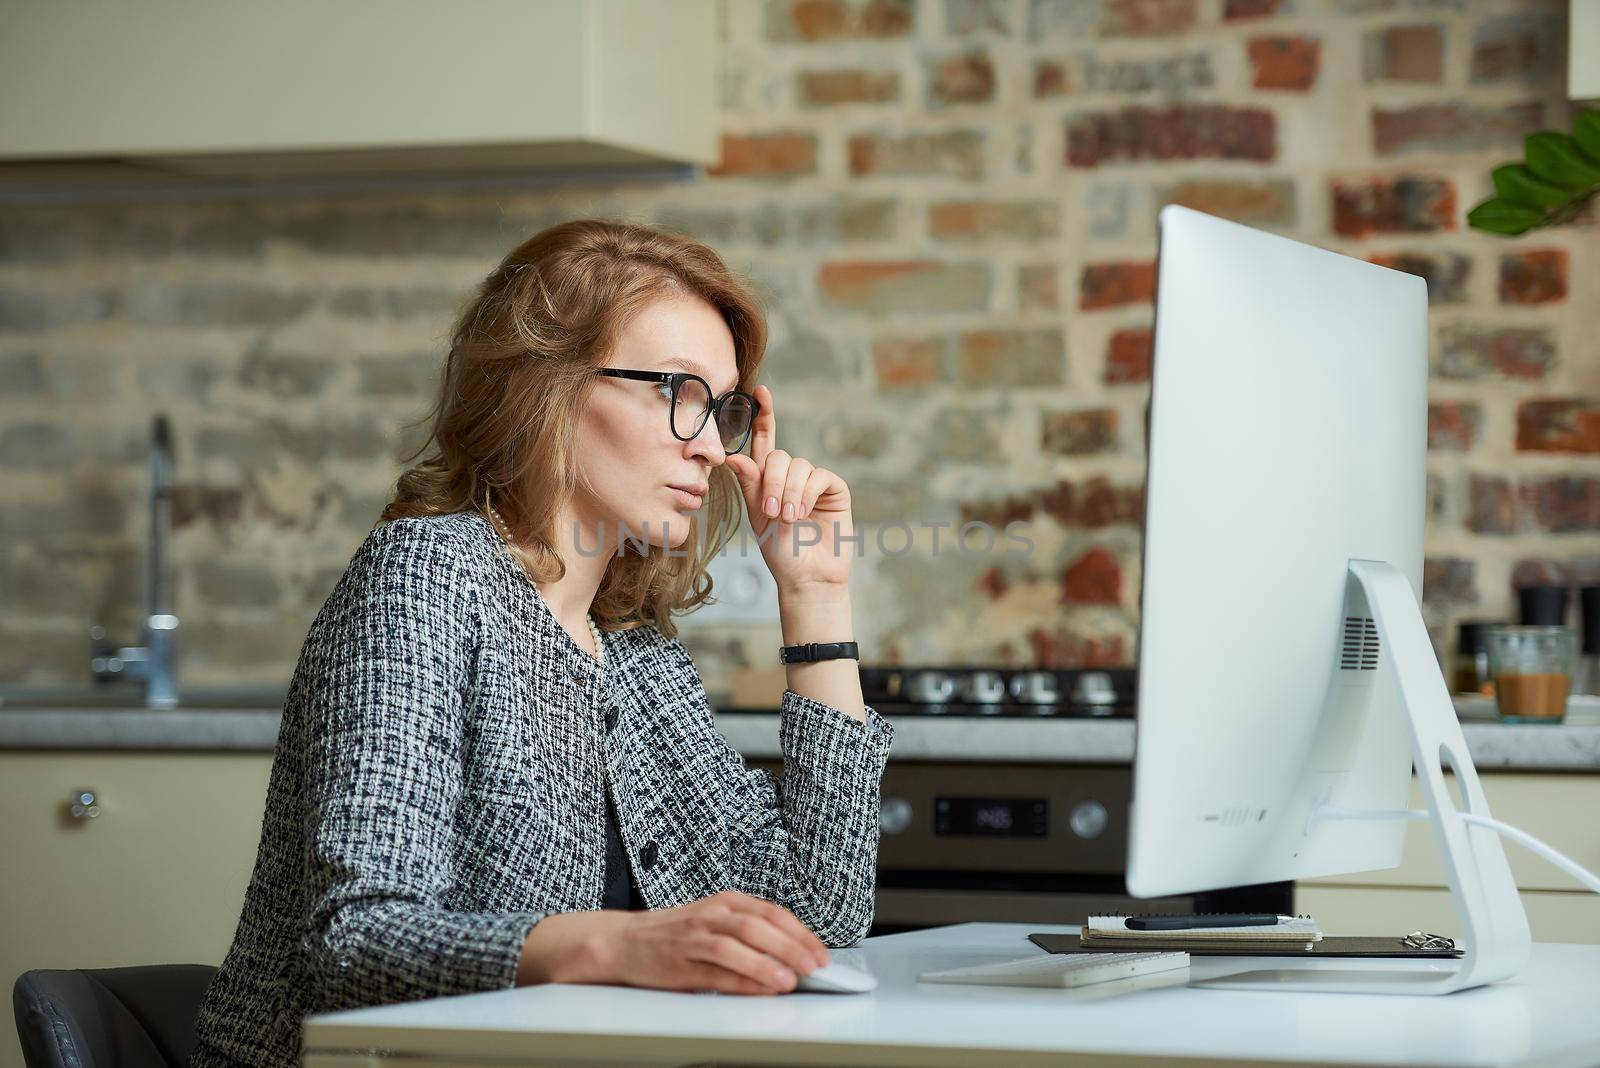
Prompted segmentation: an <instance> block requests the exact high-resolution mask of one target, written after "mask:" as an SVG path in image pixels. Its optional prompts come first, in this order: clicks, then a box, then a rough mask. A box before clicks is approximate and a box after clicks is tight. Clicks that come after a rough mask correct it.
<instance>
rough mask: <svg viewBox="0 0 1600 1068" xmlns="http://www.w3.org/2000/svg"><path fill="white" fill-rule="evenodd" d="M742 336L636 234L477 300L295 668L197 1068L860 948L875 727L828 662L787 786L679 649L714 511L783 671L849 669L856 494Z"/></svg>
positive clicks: (788, 738)
mask: <svg viewBox="0 0 1600 1068" xmlns="http://www.w3.org/2000/svg"><path fill="white" fill-rule="evenodd" d="M765 341H766V328H765V323H764V321H763V319H762V316H761V312H760V310H759V308H758V307H757V306H756V305H755V303H754V302H753V301H752V299H751V298H750V297H749V295H748V294H747V293H746V292H745V290H744V289H743V288H742V287H741V286H740V285H739V284H738V282H736V281H735V280H734V278H733V277H732V275H731V274H730V273H729V271H728V269H727V268H726V266H725V265H724V264H723V262H722V260H721V259H720V258H719V257H718V256H717V254H716V253H715V252H713V251H711V250H710V249H708V248H706V247H705V246H704V245H701V244H699V243H697V242H694V241H692V240H689V239H687V238H684V237H679V236H675V235H671V234H665V233H660V232H656V231H653V230H650V229H647V228H644V227H641V226H636V225H627V224H621V223H612V222H606V221H600V220H585V221H578V222H572V223H567V224H564V225H561V226H557V227H553V228H551V229H549V230H546V231H544V232H543V233H540V234H538V235H537V236H535V237H533V238H532V239H530V240H529V241H527V242H526V243H524V244H523V245H522V246H521V247H519V248H517V249H516V250H515V251H513V252H512V253H511V254H510V255H509V256H507V257H506V259H505V261H504V262H503V263H501V264H500V266H499V267H498V268H497V269H496V270H495V271H494V272H493V273H492V274H491V275H490V276H489V278H488V279H487V280H486V281H485V282H484V284H483V286H482V288H481V290H480V291H479V293H478V295H477V296H476V298H475V299H474V301H473V302H472V303H471V305H470V306H469V307H468V308H467V309H466V310H465V312H464V313H463V314H462V316H461V318H460V320H459V322H458V323H457V325H456V328H455V331H454V334H453V338H452V347H451V351H450V355H449V358H448V360H447V361H446V364H445V368H444V373H443V375H442V379H441V389H440V395H439V398H438V402H437V404H436V406H435V409H434V411H433V413H432V415H431V417H430V418H431V419H432V424H433V425H432V434H431V436H430V437H429V439H428V441H427V442H426V443H424V445H423V446H422V448H421V449H419V450H418V453H417V454H415V455H413V456H412V457H411V459H413V460H415V459H416V457H417V456H419V455H422V453H424V452H426V453H427V455H426V456H425V457H424V458H423V459H422V460H421V462H419V463H417V464H416V465H415V466H413V467H412V468H411V469H410V470H408V471H407V472H406V473H405V474H404V475H402V476H401V478H400V480H399V482H398V486H397V491H396V494H395V498H394V500H393V501H391V502H390V503H389V505H388V507H387V508H386V509H385V510H384V513H383V517H382V521H380V524H379V525H378V526H377V527H376V528H375V529H374V530H373V531H372V532H371V533H370V534H369V535H368V536H367V538H366V540H365V542H363V544H362V545H361V547H360V548H359V549H358V550H357V552H356V554H355V556H354V558H353V559H352V560H351V562H350V566H349V568H348V570H347V571H346V572H345V574H344V576H343V578H342V579H341V580H340V582H339V583H338V585H337V586H336V587H335V589H334V590H333V592H332V594H331V595H330V596H329V598H328V601H327V603H326V604H325V605H324V606H323V608H322V610H321V611H320V612H319V613H318V615H317V617H316V619H315V621H314V622H313V623H312V625H311V630H310V633H309V634H308V636H307V638H306V642H305V646H304V648H303V649H302V652H301V656H300V660H299V663H298V665H297V666H296V669H295V673H294V678H293V681H292V683H291V685H290V691H289V696H288V701H287V703H286V705H285V708H284V715H283V725H282V728H281V731H280V734H279V737H278V746H277V753H276V756H275V759H274V762H273V768H272V776H271V781H270V785H269V788H268V796H267V805H266V814H265V818H264V820H263V822H262V829H261V844H260V851H259V854H258V858H257V862H256V866H255V871H254V873H253V875H252V877H251V880H250V885H249V889H248V891H247V893H246V897H245V903H244V909H243V913H242V915H241V917H240V920H239V927H238V931H237V934H236V935H235V937H234V942H233V946H232V948H231V949H230V950H229V952H228V955H227V958H226V960H225V961H224V962H223V965H222V968H221V970H220V971H219V972H218V974H217V976H216V977H215V979H214V980H213V982H212V984H211V986H210V988H209V990H208V991H207V995H206V998H205V1001H204V1004H203V1005H202V1007H201V1011H200V1016H199V1021H198V1046H197V1049H196V1051H195V1054H194V1057H193V1059H192V1063H193V1064H195V1065H198V1066H207V1065H213V1064H224V1063H231V1062H242V1063H247V1064H257V1065H274V1066H276V1065H291V1064H295V1063H297V1058H298V1055H299V1029H300V1023H301V1020H302V1018H303V1017H304V1016H305V1015H307V1014H308V1013H314V1012H326V1011H331V1010H335V1009H343V1008H351V1007H355V1006H361V1005H375V1004H381V1003H388V1002H395V1001H406V1000H412V999H417V998H427V997H438V996H443V995H451V994H463V993H469V992H473V991H480V990H495V989H502V988H506V987H511V986H514V985H525V984H531V983H540V982H579V983H585V982H587V983H617V984H627V985H634V986H647V987H656V988H660V989H666V990H685V991H687V990H715V991H721V992H728V993H743V994H765V993H775V992H780V991H786V990H790V989H792V988H793V987H794V985H795V983H796V978H797V976H799V975H804V974H806V973H807V972H809V971H810V970H811V969H812V968H814V967H816V966H818V965H820V964H822V963H825V962H826V960H827V951H826V948H825V947H826V946H842V945H847V944H849V943H851V942H853V941H855V940H856V939H858V938H860V937H862V936H863V935H864V934H865V933H866V932H867V929H868V928H869V927H870V925H871V922H872V913H873V898H872V894H873V876H874V870H875V867H876V861H877V836H878V826H877V820H878V783H879V779H880V777H881V775H882V772H883V766H884V763H885V761H886V759H887V754H888V748H889V743H890V740H891V738H892V733H893V732H892V729H891V727H890V726H889V724H888V722H887V721H886V720H884V719H882V718H881V717H880V716H879V715H878V713H877V712H876V711H875V710H874V709H872V708H870V707H867V706H865V705H864V703H863V701H862V694H861V685H860V678H859V673H858V670H857V663H856V661H855V660H853V659H832V660H820V661H817V662H811V663H797V664H791V665H790V666H789V668H788V675H787V682H788V689H787V690H786V691H785V693H784V695H783V715H782V720H781V731H780V734H781V739H782V746H783V753H784V766H785V773H784V775H783V777H782V786H781V788H779V787H778V785H777V784H776V783H775V782H774V780H773V778H772V777H771V776H770V775H768V774H767V773H766V772H764V771H759V770H758V771H751V770H747V769H746V768H745V766H744V763H743V761H742V760H741V759H740V757H739V754H738V753H737V752H736V751H734V750H733V749H732V747H730V746H729V745H728V743H727V742H726V741H725V740H724V739H723V737H722V736H721V735H720V734H719V733H718V731H717V729H716V726H715V724H714V722H713V719H712V715H711V710H710V707H709V705H708V703H707V699H706V694H705V690H704V687H703V686H702V684H701V681H700V677H699V675H698V673H697V672H696V670H695V667H694V664H693V663H692V661H691V660H690V658H689V656H688V654H687V652H686V651H685V649H684V647H683V644H682V642H681V641H680V640H679V639H678V638H677V637H676V633H677V631H676V627H675V626H674V625H673V622H672V619H671V615H672V613H673V612H674V611H683V610H686V609H690V608H693V607H694V606H695V605H698V604H700V603H703V602H704V601H705V600H706V598H707V595H708V594H709V593H710V592H711V591H710V583H709V580H707V579H706V578H705V565H706V562H707V560H708V559H709V557H710V556H712V555H714V553H715V552H716V551H718V550H719V549H720V548H721V547H722V546H723V545H724V544H726V541H727V539H728V538H730V537H732V536H733V534H735V533H736V532H737V529H738V526H739V510H740V509H739V506H740V503H741V502H742V503H743V505H744V509H745V510H746V511H747V512H748V514H749V516H750V521H751V526H752V528H753V529H754V530H755V532H756V534H757V536H758V539H759V540H760V545H761V552H762V556H763V559H764V560H765V561H766V563H767V566H768V567H769V568H770V570H771V571H772V574H773V577H774V579H775V580H776V582H777V586H778V591H779V604H780V616H781V623H782V628H783V640H784V642H785V643H786V644H799V643H810V642H822V643H832V642H849V641H851V640H852V638H853V634H852V628H851V617H850V601H849V594H848V586H847V582H848V574H849V566H850V552H849V547H850V545H851V543H850V542H843V546H844V547H843V548H840V547H839V542H837V541H836V540H835V537H834V535H835V534H837V535H841V536H848V535H849V534H850V533H851V529H852V528H851V516H850V494H849V489H848V488H847V487H846V485H845V484H844V482H843V481H842V480H841V479H840V478H839V477H838V476H837V475H835V474H833V473H831V472H829V471H827V470H825V469H823V468H819V467H814V466H813V465H812V464H810V463H808V462H806V461H805V460H802V459H800V458H798V457H793V456H790V455H789V454H788V453H785V452H783V451H782V450H780V449H777V448H775V447H774V442H775V436H776V412H775V409H774V404H773V398H772V394H771V391H770V390H768V389H767V388H766V387H764V386H758V387H755V389H754V391H753V392H750V387H751V384H752V383H753V381H754V379H755V377H756V372H757V370H758V368H759V365H760V361H761V358H762V354H763V348H764V346H765ZM747 442H748V444H749V446H750V450H751V455H749V456H745V455H742V454H740V451H739V450H740V449H742V448H743V447H744V446H745V444H746V443H747ZM813 524H814V525H815V526H814V527H812V525H813ZM802 527H807V528H808V532H807V536H806V537H797V536H796V534H797V532H799V531H800V528H802Z"/></svg>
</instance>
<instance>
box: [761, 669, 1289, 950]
mask: <svg viewBox="0 0 1600 1068" xmlns="http://www.w3.org/2000/svg"><path fill="white" fill-rule="evenodd" d="M1134 686H1135V679H1134V672H1133V671H1132V670H1131V669H1122V670H1114V669H1111V670H1083V671H1071V670H1054V671H1036V670H1032V671H1024V670H1010V669H994V668H863V669H862V689H863V693H864V695H865V697H866V699H867V703H869V704H871V705H872V706H873V707H874V708H876V709H878V710H879V711H880V712H882V713H884V714H885V715H889V716H892V717H894V720H895V723H896V729H897V731H899V730H900V729H901V726H900V725H901V723H902V722H913V721H915V720H916V719H918V718H919V717H935V716H937V717H946V718H949V719H956V720H960V721H962V722H964V723H966V724H969V725H970V726H971V727H972V728H973V729H975V730H980V731H981V730H982V729H983V727H982V723H981V722H980V721H981V720H982V719H983V718H985V717H991V718H997V719H1006V720H1017V719H1035V720H1036V719H1043V718H1104V719H1129V718H1131V716H1132V714H1133V705H1134V699H1135V698H1134V693H1133V688H1134ZM1008 729H1010V730H1012V731H1016V730H1019V729H1020V730H1022V731H1024V732H1025V731H1026V730H1027V729H1028V728H1026V727H1020V728H1018V727H1011V728H1008ZM947 733H949V736H950V737H952V738H957V737H960V736H961V732H960V731H954V732H947ZM967 736H968V737H970V736H971V735H970V734H969V735H967ZM959 750H960V747H959V746H958V745H955V746H952V747H951V751H949V752H942V753H941V752H931V753H930V752H928V751H927V750H926V748H924V749H923V750H921V751H919V753H918V755H917V757H916V758H915V759H903V760H902V759H896V758H895V756H894V754H893V753H892V752H891V755H890V758H889V764H888V766H887V767H886V768H885V770H884V775H883V783H882V790H881V798H880V808H879V830H880V837H879V842H878V880H877V907H876V913H875V917H874V924H873V928H872V934H874V935H877V934H892V933H895V932H898V931H910V930H917V929H919V928H924V927H934V926H939V925H942V924H950V923H966V922H969V921H980V922H981V921H989V922H1007V923H1082V922H1083V921H1084V918H1085V917H1086V916H1088V915H1089V914H1090V913H1097V912H1184V913H1189V912H1281V913H1289V912H1292V911H1293V910H1292V908H1291V904H1292V894H1293V884H1292V883H1288V882H1284V883H1270V884H1264V885H1258V886H1248V887H1236V888H1231V889H1226V890H1216V891H1210V892H1207V893H1200V894H1185V895H1177V896H1173V897H1162V898H1134V897H1131V896H1130V895H1129V894H1128V892H1127V886H1126V883H1125V873H1126V870H1127V854H1128V813H1129V803H1130V801H1131V800H1132V796H1133V769H1132V766H1131V764H1129V763H1126V762H1117V761H1111V762H1106V763H1098V764H1097V763H1065V762H1055V761H1037V760H1009V761H1007V760H1000V761H996V760H981V761H980V760H973V759H970V758H969V759H963V754H962V753H961V752H960V751H959ZM749 763H750V766H752V767H763V768H765V769H767V770H768V771H770V772H772V773H773V774H774V775H779V774H781V772H782V762H781V761H780V760H770V759H765V760H751V761H750V762H749Z"/></svg>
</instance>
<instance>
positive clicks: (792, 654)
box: [778, 642, 861, 664]
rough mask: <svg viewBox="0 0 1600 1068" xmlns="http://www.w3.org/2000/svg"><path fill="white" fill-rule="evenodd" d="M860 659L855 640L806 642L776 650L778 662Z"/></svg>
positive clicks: (795, 662) (802, 662)
mask: <svg viewBox="0 0 1600 1068" xmlns="http://www.w3.org/2000/svg"><path fill="white" fill-rule="evenodd" d="M840 659H853V660H859V659H861V653H860V652H859V650H858V649H857V647H856V643H855V642H806V643H805V644H803V645H785V646H783V647H782V648H780V649H779V650H778V663H780V664H811V663H815V662H816V661H818V660H840Z"/></svg>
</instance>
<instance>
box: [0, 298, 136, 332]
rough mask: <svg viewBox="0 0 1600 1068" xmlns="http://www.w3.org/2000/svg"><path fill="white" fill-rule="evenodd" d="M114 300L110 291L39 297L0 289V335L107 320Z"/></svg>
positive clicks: (115, 306) (113, 311)
mask: <svg viewBox="0 0 1600 1068" xmlns="http://www.w3.org/2000/svg"><path fill="white" fill-rule="evenodd" d="M117 304H118V299H117V295H116V293H114V292H112V291H111V290H80V291H78V292H73V293H51V294H46V293H39V292H30V291H24V290H21V289H16V288H12V287H10V286H7V287H5V288H0V333H4V332H6V331H10V330H54V329H56V328H57V327H62V326H78V325H81V324H85V323H98V322H103V321H105V320H106V319H109V318H110V317H111V316H112V314H113V313H115V312H116V310H117Z"/></svg>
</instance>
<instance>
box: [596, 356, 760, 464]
mask: <svg viewBox="0 0 1600 1068" xmlns="http://www.w3.org/2000/svg"><path fill="white" fill-rule="evenodd" d="M595 374H597V375H603V376H605V377H606V378H627V379H632V380H634V381H638V382H655V383H658V384H660V385H663V386H669V387H671V392H670V393H669V394H665V395H663V396H662V398H661V399H662V400H664V401H670V402H671V410H670V411H669V413H668V415H669V416H670V419H671V424H672V436H673V437H675V438H677V439H678V440H679V441H693V440H694V439H695V438H696V437H698V436H699V434H700V431H702V430H704V429H705V425H706V420H707V419H709V418H711V414H712V413H713V412H715V413H716V416H717V434H718V436H719V437H721V438H722V451H723V452H727V453H735V452H738V451H740V450H741V449H743V448H744V447H745V444H746V443H747V442H749V440H750V431H751V430H752V429H753V428H754V427H755V425H756V415H757V414H758V413H759V412H760V411H761V402H760V401H758V400H756V399H755V397H754V396H752V395H751V394H749V393H746V392H745V391H744V390H742V389H730V390H728V392H726V393H724V394H723V395H722V396H720V397H716V398H713V397H712V396H711V384H710V383H709V382H707V381H706V380H705V379H703V378H701V377H700V376H699V375H696V374H690V373H689V372H687V371H631V370H625V369H623V368H620V367H600V368H597V369H596V370H595Z"/></svg>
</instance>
